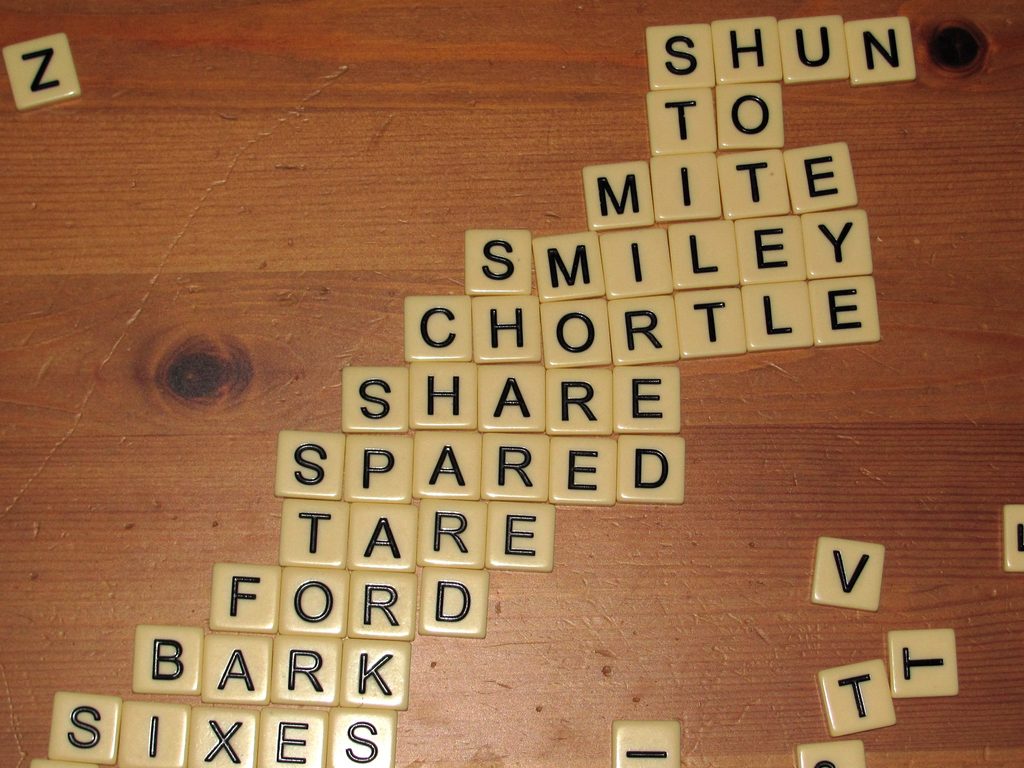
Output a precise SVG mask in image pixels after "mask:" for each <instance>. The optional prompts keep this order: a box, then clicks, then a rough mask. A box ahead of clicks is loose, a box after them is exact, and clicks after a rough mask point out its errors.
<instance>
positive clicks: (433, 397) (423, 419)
mask: <svg viewBox="0 0 1024 768" xmlns="http://www.w3.org/2000/svg"><path fill="white" fill-rule="evenodd" d="M478 367H479V366H477V365H476V364H475V363H413V364H412V365H411V366H409V392H410V405H409V418H410V423H411V424H412V428H413V429H476V425H477V410H476V408H477V405H476V397H477V369H478Z"/></svg>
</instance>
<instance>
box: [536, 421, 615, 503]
mask: <svg viewBox="0 0 1024 768" xmlns="http://www.w3.org/2000/svg"><path fill="white" fill-rule="evenodd" d="M616 456H617V453H616V444H615V441H614V440H613V439H611V438H610V437H589V436H583V437H577V436H573V437H553V438H551V475H550V479H549V482H548V501H550V502H551V503H552V504H585V505H596V506H610V505H612V504H614V503H615V478H616V477H617V475H616V471H615V469H616Z"/></svg>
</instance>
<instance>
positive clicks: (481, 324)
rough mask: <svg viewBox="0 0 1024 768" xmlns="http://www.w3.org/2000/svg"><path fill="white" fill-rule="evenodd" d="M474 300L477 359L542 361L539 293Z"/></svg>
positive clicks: (474, 346)
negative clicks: (537, 294)
mask: <svg viewBox="0 0 1024 768" xmlns="http://www.w3.org/2000/svg"><path fill="white" fill-rule="evenodd" d="M471 303H472V305H473V359H474V361H475V362H477V363H535V362H537V361H539V360H540V353H541V341H540V302H539V300H538V299H537V297H536V296H475V297H474V298H473V300H472V302H471Z"/></svg>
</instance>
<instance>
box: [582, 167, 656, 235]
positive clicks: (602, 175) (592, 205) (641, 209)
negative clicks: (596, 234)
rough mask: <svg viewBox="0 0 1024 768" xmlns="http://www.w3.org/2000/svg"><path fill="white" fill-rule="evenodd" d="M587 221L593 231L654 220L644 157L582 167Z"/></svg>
mask: <svg viewBox="0 0 1024 768" xmlns="http://www.w3.org/2000/svg"><path fill="white" fill-rule="evenodd" d="M583 199H584V201H585V203H586V210H587V224H588V226H589V227H590V228H591V229H593V230H603V229H626V228H629V227H647V226H650V225H651V224H653V223H654V201H653V200H652V199H651V170H650V167H649V166H648V165H647V161H646V160H632V161H629V162H624V163H611V164H608V165H588V166H585V167H584V168H583Z"/></svg>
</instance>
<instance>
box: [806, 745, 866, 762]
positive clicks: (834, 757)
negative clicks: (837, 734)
mask: <svg viewBox="0 0 1024 768" xmlns="http://www.w3.org/2000/svg"><path fill="white" fill-rule="evenodd" d="M796 765H797V768H828V766H833V768H866V763H865V762H864V742H863V741H861V740H860V739H847V740H845V741H824V742H818V743H816V744H800V745H799V746H798V747H797V748H796Z"/></svg>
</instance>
